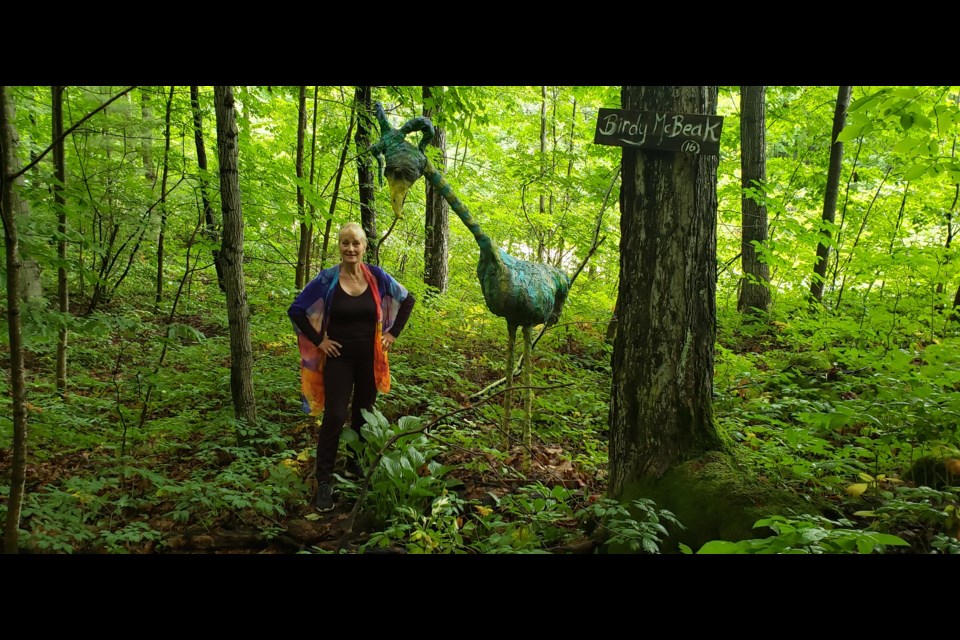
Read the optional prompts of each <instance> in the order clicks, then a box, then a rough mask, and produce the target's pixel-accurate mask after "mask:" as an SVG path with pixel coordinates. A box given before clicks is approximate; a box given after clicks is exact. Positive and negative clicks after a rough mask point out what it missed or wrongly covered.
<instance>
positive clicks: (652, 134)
mask: <svg viewBox="0 0 960 640" xmlns="http://www.w3.org/2000/svg"><path fill="white" fill-rule="evenodd" d="M722 127H723V116H706V115H697V114H691V113H662V112H659V111H626V110H624V109H600V112H599V114H598V115H597V131H596V134H594V137H593V143H594V144H608V145H613V146H616V147H634V148H638V149H656V150H658V151H682V152H684V153H698V154H704V155H718V154H719V153H720V129H721V128H722Z"/></svg>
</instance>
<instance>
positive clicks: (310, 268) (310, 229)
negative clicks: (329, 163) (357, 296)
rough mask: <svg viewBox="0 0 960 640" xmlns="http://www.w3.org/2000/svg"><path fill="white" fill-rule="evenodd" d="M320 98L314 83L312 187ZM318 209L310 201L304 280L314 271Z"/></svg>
mask: <svg viewBox="0 0 960 640" xmlns="http://www.w3.org/2000/svg"><path fill="white" fill-rule="evenodd" d="M319 99H320V87H318V86H316V85H314V87H313V125H312V126H311V133H310V179H309V180H308V182H307V184H309V185H310V189H311V190H312V189H314V188H315V187H314V176H315V175H316V168H317V102H318V101H319ZM315 213H316V209H315V207H314V204H313V201H312V200H311V201H310V213H309V220H310V224H308V225H307V236H308V239H307V262H306V264H305V265H304V266H303V272H304V282H306V281H307V280H309V279H310V276H311V274H312V273H313V235H314V228H315V225H314V221H315V220H316V219H317V218H316V215H315Z"/></svg>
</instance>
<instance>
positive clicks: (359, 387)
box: [287, 222, 414, 511]
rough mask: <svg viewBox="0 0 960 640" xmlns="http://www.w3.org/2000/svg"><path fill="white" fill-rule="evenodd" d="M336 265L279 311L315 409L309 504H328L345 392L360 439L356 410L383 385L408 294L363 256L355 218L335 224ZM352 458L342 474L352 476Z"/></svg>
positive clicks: (305, 395) (307, 407)
mask: <svg viewBox="0 0 960 640" xmlns="http://www.w3.org/2000/svg"><path fill="white" fill-rule="evenodd" d="M337 237H338V247H339V250H340V264H338V265H336V266H333V267H330V268H329V269H324V270H323V271H321V272H320V273H318V274H317V276H316V277H315V278H314V279H313V280H311V281H310V282H309V283H308V284H307V286H306V287H304V289H303V291H301V292H300V295H298V296H297V298H296V299H295V300H294V301H293V304H291V305H290V308H289V309H288V310H287V314H288V315H289V317H290V320H291V321H292V322H293V325H294V327H295V329H296V331H297V336H298V338H297V342H298V346H299V349H300V379H301V397H302V400H303V410H304V411H305V412H307V413H309V414H310V415H318V414H319V413H321V412H323V420H322V422H321V424H320V433H319V435H318V437H317V461H316V464H317V474H316V477H317V492H316V494H315V495H314V499H313V507H314V508H315V509H317V510H318V511H330V510H331V509H333V508H334V506H335V505H334V501H333V488H332V484H331V482H332V478H333V469H334V465H335V463H336V456H337V446H338V444H339V442H340V434H341V433H342V432H343V426H344V423H345V422H346V420H347V408H348V406H350V398H351V395H352V396H353V404H352V411H351V415H350V425H351V427H352V428H353V430H354V431H356V433H357V435H358V436H360V440H361V441H362V440H363V438H362V434H361V433H360V427H361V426H362V425H363V415H362V410H363V409H367V410H372V409H373V405H374V402H375V401H376V399H377V393H378V392H380V393H387V392H389V391H390V361H389V359H388V357H387V351H388V350H389V349H390V347H391V345H393V343H394V341H395V340H396V339H397V338H398V337H399V336H400V332H401V331H403V327H404V326H405V325H406V324H407V320H408V319H409V318H410V313H411V312H412V311H413V305H414V297H413V295H412V294H411V293H410V292H409V291H407V289H406V288H405V287H404V286H403V285H401V284H400V283H399V282H397V281H396V280H395V279H394V278H393V277H392V276H391V275H390V274H388V273H387V272H386V271H385V270H383V269H382V268H380V267H377V266H375V265H370V264H366V263H365V262H363V254H364V251H366V248H367V236H366V234H365V233H364V231H363V228H362V227H361V226H360V225H359V224H357V223H356V222H348V223H347V224H345V225H344V226H343V228H341V229H340V232H339V234H338V235H337ZM361 474H362V470H361V469H360V467H359V464H358V463H357V461H356V459H354V458H351V459H348V460H347V464H346V469H345V475H354V476H359V475H361Z"/></svg>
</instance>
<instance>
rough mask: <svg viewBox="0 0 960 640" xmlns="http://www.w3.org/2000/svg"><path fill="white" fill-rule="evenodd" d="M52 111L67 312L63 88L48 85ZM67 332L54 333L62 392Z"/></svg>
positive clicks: (62, 303) (62, 306) (65, 308)
mask: <svg viewBox="0 0 960 640" xmlns="http://www.w3.org/2000/svg"><path fill="white" fill-rule="evenodd" d="M50 97H51V111H50V119H51V121H52V123H53V127H52V131H53V138H52V139H53V149H52V151H53V175H54V177H55V178H56V179H55V180H54V183H53V202H54V207H55V209H56V212H57V257H58V258H59V259H60V266H58V267H57V307H58V309H59V311H60V313H62V314H64V316H66V314H68V313H70V292H69V289H68V288H67V267H66V264H67V210H66V201H65V200H64V197H63V190H64V185H65V183H66V179H67V178H66V162H65V159H64V148H63V147H64V144H63V87H62V86H54V87H50ZM68 336H69V332H68V331H67V328H66V327H65V326H63V327H61V328H60V331H59V333H58V335H57V363H56V370H57V372H56V379H57V390H58V391H59V392H60V393H63V392H64V390H65V389H66V388H67V341H68Z"/></svg>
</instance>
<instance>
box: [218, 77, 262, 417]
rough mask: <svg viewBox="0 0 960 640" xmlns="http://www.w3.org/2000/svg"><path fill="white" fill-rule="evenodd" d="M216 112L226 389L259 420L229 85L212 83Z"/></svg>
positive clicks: (242, 411) (238, 410)
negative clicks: (227, 346)
mask: <svg viewBox="0 0 960 640" xmlns="http://www.w3.org/2000/svg"><path fill="white" fill-rule="evenodd" d="M213 95H214V106H215V109H216V114H217V152H218V155H219V157H220V200H221V203H222V204H221V210H222V213H223V242H222V245H221V248H220V255H221V257H222V259H223V274H224V283H225V284H226V287H227V292H226V293H227V296H226V297H227V318H228V320H229V324H230V360H231V362H230V392H231V395H232V397H233V408H234V415H235V417H236V418H237V419H238V420H242V421H244V422H246V423H247V425H248V426H249V427H255V426H256V424H257V405H256V402H255V400H254V395H253V375H252V371H253V348H252V346H251V341H250V307H249V305H248V303H247V292H246V287H245V285H244V280H243V212H242V209H241V203H240V182H239V176H238V169H237V167H238V158H239V148H238V144H239V141H238V135H239V132H238V130H237V119H236V110H235V108H234V100H233V87H214V88H213Z"/></svg>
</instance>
